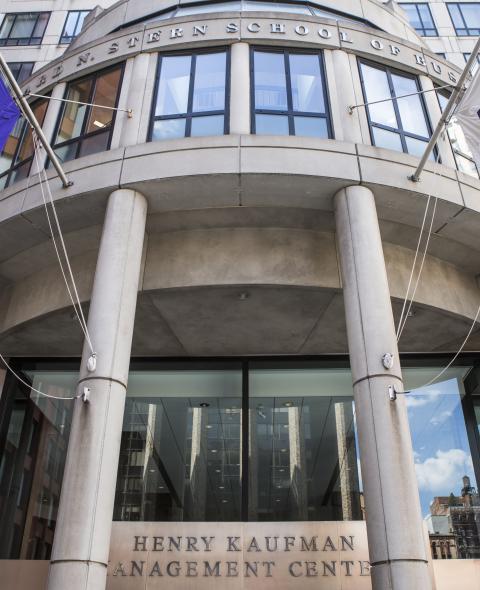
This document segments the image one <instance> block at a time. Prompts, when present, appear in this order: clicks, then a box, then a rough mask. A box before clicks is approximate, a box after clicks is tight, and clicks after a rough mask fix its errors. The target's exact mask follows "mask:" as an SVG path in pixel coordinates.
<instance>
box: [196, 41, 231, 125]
mask: <svg viewBox="0 0 480 590" xmlns="http://www.w3.org/2000/svg"><path fill="white" fill-rule="evenodd" d="M226 64H227V54H226V53H225V52H224V51H222V52H221V53H205V54H199V55H197V57H196V61H195V82H194V86H193V104H192V112H193V113H195V112H199V111H221V110H223V109H224V108H225V75H226ZM222 134H223V131H222ZM202 135H203V134H202Z"/></svg>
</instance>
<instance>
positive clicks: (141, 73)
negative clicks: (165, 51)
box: [112, 53, 153, 147]
mask: <svg viewBox="0 0 480 590" xmlns="http://www.w3.org/2000/svg"><path fill="white" fill-rule="evenodd" d="M149 60H150V54H149V53H139V54H138V55H136V56H135V57H134V58H133V59H131V60H128V62H127V67H126V68H125V74H124V82H123V85H122V88H123V89H124V90H123V91H122V93H121V95H120V99H119V104H118V106H119V108H121V109H132V112H133V114H132V117H131V118H129V117H128V114H127V113H125V112H124V111H117V118H116V121H115V128H117V129H118V130H119V134H120V137H119V138H118V137H116V136H115V133H114V135H113V137H112V147H118V146H129V145H136V144H137V143H143V142H144V141H146V138H145V137H143V138H140V140H139V134H140V127H141V122H142V109H143V104H144V94H145V86H146V84H147V82H148V80H149V76H148V69H149ZM152 83H153V82H152ZM149 108H150V104H149Z"/></svg>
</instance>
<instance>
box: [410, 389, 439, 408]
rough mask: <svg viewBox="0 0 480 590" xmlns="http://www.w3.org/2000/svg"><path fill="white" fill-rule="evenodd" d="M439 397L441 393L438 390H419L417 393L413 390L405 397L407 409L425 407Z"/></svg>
mask: <svg viewBox="0 0 480 590" xmlns="http://www.w3.org/2000/svg"><path fill="white" fill-rule="evenodd" d="M443 393H444V392H443ZM441 395H442V391H441V390H440V389H431V390H429V391H425V390H422V389H419V390H418V393H416V391H415V390H413V391H412V393H409V394H408V395H406V396H405V400H406V402H407V408H408V409H410V408H421V407H422V406H427V405H428V404H431V403H433V402H436V401H437V400H438V398H439V397H440V396H441Z"/></svg>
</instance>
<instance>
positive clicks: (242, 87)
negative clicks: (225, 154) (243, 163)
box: [230, 43, 250, 135]
mask: <svg viewBox="0 0 480 590" xmlns="http://www.w3.org/2000/svg"><path fill="white" fill-rule="evenodd" d="M230 59H231V63H230V71H231V73H230V80H231V82H230V133H237V134H239V135H242V134H244V135H245V134H249V133H250V47H249V45H248V43H234V44H233V45H232V46H231V53H230Z"/></svg>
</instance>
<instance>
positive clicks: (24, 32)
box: [10, 12, 37, 39]
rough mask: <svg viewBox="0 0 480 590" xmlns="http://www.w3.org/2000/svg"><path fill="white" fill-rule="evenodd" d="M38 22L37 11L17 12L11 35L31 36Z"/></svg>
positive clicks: (17, 37) (18, 36) (15, 36)
mask: <svg viewBox="0 0 480 590" xmlns="http://www.w3.org/2000/svg"><path fill="white" fill-rule="evenodd" d="M36 24H37V14H36V13H28V12H26V13H24V14H17V18H16V19H15V23H14V24H13V27H12V30H11V33H10V37H14V38H16V39H19V38H23V37H26V38H30V37H31V35H32V33H33V30H34V28H35V25H36Z"/></svg>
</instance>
